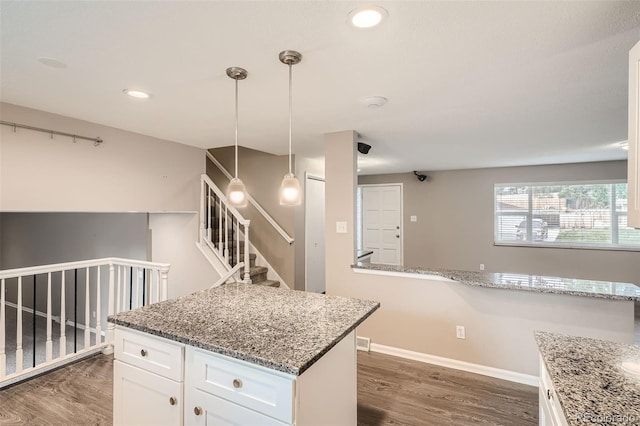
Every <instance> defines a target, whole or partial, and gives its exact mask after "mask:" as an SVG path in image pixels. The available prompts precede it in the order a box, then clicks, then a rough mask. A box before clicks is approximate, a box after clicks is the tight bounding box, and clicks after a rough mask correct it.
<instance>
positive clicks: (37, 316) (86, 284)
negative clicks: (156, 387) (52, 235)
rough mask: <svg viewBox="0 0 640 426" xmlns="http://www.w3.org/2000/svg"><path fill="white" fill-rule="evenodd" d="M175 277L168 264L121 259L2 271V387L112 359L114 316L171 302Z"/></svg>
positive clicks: (0, 282) (0, 303)
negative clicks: (96, 356) (105, 356)
mask: <svg viewBox="0 0 640 426" xmlns="http://www.w3.org/2000/svg"><path fill="white" fill-rule="evenodd" d="M82 272H84V274H83V273H82ZM103 272H106V273H103ZM168 272H169V265H167V264H161V263H153V262H145V261H139V260H130V259H119V258H105V259H95V260H86V261H79V262H68V263H59V264H54V265H42V266H34V267H28V268H20V269H11V270H4V271H0V388H1V387H3V386H6V385H8V384H11V383H14V382H16V381H18V380H21V379H24V378H27V377H31V376H33V375H36V374H40V373H42V372H44V371H46V370H49V369H52V368H55V367H58V366H59V365H61V364H64V363H65V362H70V361H73V360H75V359H77V358H78V357H81V356H85V355H89V354H92V353H95V352H99V351H102V352H104V353H112V352H113V339H114V330H115V325H114V324H113V323H110V322H107V316H108V315H113V314H115V313H120V312H124V311H127V310H130V309H135V308H138V307H140V306H144V305H148V304H151V303H156V302H159V301H162V300H166V299H167V295H168ZM42 276H45V277H46V291H44V289H45V287H44V285H45V282H44V279H43V278H42ZM83 293H84V294H83ZM25 297H26V299H24V298H25ZM31 297H32V299H33V302H28V303H27V304H26V305H28V306H25V303H24V300H29V298H31ZM45 298H46V300H44V299H45ZM103 303H106V306H102V304H103ZM43 310H44V311H45V312H42V311H43ZM14 318H15V319H14ZM42 322H44V324H42ZM54 323H59V326H60V327H59V329H58V327H54ZM23 326H25V327H23ZM56 334H57V335H56ZM72 343H73V344H72ZM68 344H69V347H67V345H68ZM25 355H26V356H27V358H28V359H25ZM25 363H26V365H25Z"/></svg>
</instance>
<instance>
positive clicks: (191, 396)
mask: <svg viewBox="0 0 640 426" xmlns="http://www.w3.org/2000/svg"><path fill="white" fill-rule="evenodd" d="M184 421H185V424H186V425H189V426H191V425H193V426H205V425H206V426H212V425H215V426H246V425H252V426H284V425H286V424H287V423H282V422H280V421H278V420H276V419H274V418H271V417H267V416H265V415H262V414H260V413H257V412H255V411H253V410H249V409H248V408H244V407H242V406H240V405H238V404H234V403H232V402H229V401H226V400H224V399H222V398H218V397H217V396H213V395H211V394H208V393H206V392H202V391H201V390H198V389H195V388H194V387H189V388H188V389H187V390H186V394H185V414H184Z"/></svg>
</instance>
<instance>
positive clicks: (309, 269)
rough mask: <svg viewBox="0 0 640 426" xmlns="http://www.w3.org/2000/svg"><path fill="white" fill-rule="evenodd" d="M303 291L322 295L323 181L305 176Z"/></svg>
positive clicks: (323, 288) (324, 288) (323, 263)
mask: <svg viewBox="0 0 640 426" xmlns="http://www.w3.org/2000/svg"><path fill="white" fill-rule="evenodd" d="M304 199H305V205H304V211H305V242H306V243H305V271H306V272H305V282H306V284H305V289H306V290H307V291H311V292H314V293H324V292H325V290H326V287H325V272H324V266H325V261H324V256H325V254H324V245H325V244H324V179H322V178H319V177H315V176H312V175H309V174H307V175H305V197H304Z"/></svg>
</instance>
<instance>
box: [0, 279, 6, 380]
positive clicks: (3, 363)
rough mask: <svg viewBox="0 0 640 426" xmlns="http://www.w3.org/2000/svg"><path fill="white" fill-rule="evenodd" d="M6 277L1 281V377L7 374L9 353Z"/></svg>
mask: <svg viewBox="0 0 640 426" xmlns="http://www.w3.org/2000/svg"><path fill="white" fill-rule="evenodd" d="M4 292H5V289H4V278H3V279H2V280H1V281H0V379H2V378H3V377H4V376H5V375H6V374H7V355H6V353H5V335H4V328H5V324H4V321H5V319H4V318H5V310H4Z"/></svg>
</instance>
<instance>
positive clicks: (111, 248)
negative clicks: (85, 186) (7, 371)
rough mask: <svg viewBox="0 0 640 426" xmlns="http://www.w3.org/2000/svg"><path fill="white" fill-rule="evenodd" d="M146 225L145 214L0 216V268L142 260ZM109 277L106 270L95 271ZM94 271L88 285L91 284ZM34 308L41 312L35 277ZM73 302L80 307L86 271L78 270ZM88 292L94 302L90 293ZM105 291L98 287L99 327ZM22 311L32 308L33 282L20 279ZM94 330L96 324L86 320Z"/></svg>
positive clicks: (13, 297) (69, 278)
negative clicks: (98, 260) (118, 259)
mask: <svg viewBox="0 0 640 426" xmlns="http://www.w3.org/2000/svg"><path fill="white" fill-rule="evenodd" d="M148 229H149V227H148V223H147V214H146V213H14V212H11V213H7V212H4V213H0V269H13V268H23V267H28V266H37V265H47V264H52V263H63V262H73V261H78V260H88V259H98V258H103V257H123V258H127V259H137V260H147V256H148V254H147V247H148V232H149V231H148ZM100 273H101V275H102V277H107V276H108V268H106V267H103V268H102V269H101V271H100ZM95 274H96V271H95V268H92V271H91V276H90V280H92V281H94V282H95V279H96V278H95V277H96V275H95ZM51 278H52V290H51V296H52V309H53V313H54V315H59V309H60V274H58V273H54V274H52V277H51ZM36 280H37V283H38V284H37V288H38V294H37V298H36V308H37V310H38V311H40V312H46V310H47V305H46V300H47V299H46V291H45V290H44V289H46V282H47V278H46V276H45V275H40V276H37V278H36ZM65 280H66V283H67V287H66V290H67V291H66V300H67V307H66V315H67V318H69V319H72V316H71V315H72V313H73V300H74V295H73V282H74V274H73V271H67V272H66V277H65ZM77 284H78V286H77V287H78V303H79V305H80V306H84V300H85V270H84V269H82V270H79V271H78V277H77ZM6 287H7V293H6V297H7V301H9V302H13V303H15V302H16V301H17V280H15V279H13V280H7V282H6ZM92 289H93V290H92V291H91V293H90V299H91V306H93V304H94V303H95V299H96V295H95V289H94V288H93V287H92ZM108 290H109V289H108V286H104V285H103V286H102V287H101V295H100V296H101V312H102V324H105V321H106V316H107V308H108ZM22 298H23V306H25V307H27V308H32V307H33V279H32V278H31V277H25V278H24V279H23V290H22ZM78 321H79V322H80V323H84V321H85V319H84V308H82V309H79V312H78ZM90 322H91V325H95V320H93V319H92V320H91V321H90Z"/></svg>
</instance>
